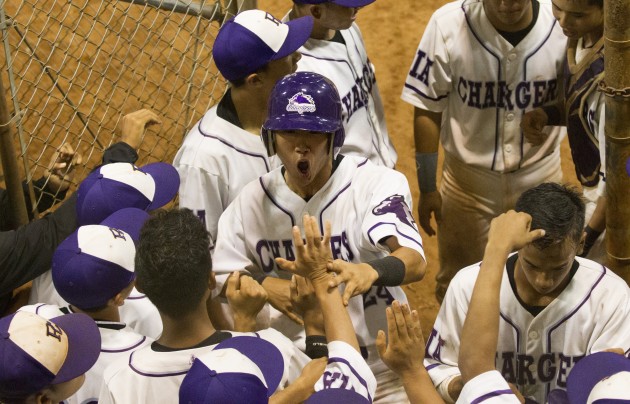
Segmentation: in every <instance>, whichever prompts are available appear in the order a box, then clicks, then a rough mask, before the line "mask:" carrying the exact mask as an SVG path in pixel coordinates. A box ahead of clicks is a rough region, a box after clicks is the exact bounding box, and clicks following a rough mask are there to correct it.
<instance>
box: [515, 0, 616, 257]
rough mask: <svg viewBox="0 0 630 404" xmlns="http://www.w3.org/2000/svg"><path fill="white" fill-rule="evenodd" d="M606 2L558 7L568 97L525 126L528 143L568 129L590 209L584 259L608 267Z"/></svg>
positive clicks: (587, 0) (530, 116) (586, 0)
mask: <svg viewBox="0 0 630 404" xmlns="http://www.w3.org/2000/svg"><path fill="white" fill-rule="evenodd" d="M603 8H604V2H603V0H581V1H567V0H562V1H560V0H558V1H555V2H554V5H553V14H554V15H555V16H556V18H557V20H558V23H559V24H560V27H562V29H563V32H564V33H565V35H566V36H567V37H568V38H569V42H568V48H567V54H566V61H565V66H564V75H565V82H564V94H559V101H558V102H557V103H555V104H553V105H549V106H546V107H543V108H536V109H534V110H533V111H530V112H528V113H526V114H525V115H524V117H523V121H522V122H521V127H522V128H523V134H524V135H525V138H526V140H527V141H528V142H530V143H532V144H533V145H539V144H540V143H541V142H543V141H544V140H545V138H546V133H545V132H544V131H543V130H542V129H543V128H544V127H545V125H565V126H566V127H567V134H568V136H569V145H570V146H571V155H572V157H573V162H574V165H575V173H576V175H577V178H578V180H579V181H580V183H581V184H582V188H583V192H584V196H585V197H586V199H587V204H586V222H587V223H588V224H587V226H586V227H585V230H584V231H585V232H586V241H585V244H584V251H583V252H582V254H581V256H583V257H587V258H590V259H593V260H594V261H598V262H601V263H604V260H605V257H606V251H605V249H604V245H603V244H604V243H603V241H604V236H603V232H604V230H605V228H606V220H605V219H606V198H605V195H604V194H605V189H606V187H605V180H606V177H605V171H606V170H605V168H606V164H605V163H603V162H604V161H605V160H604V158H605V137H604V113H605V108H604V95H603V94H602V93H601V92H599V91H597V89H598V85H599V83H600V82H601V80H602V78H603V76H604V38H603V35H602V34H603V32H604V10H603Z"/></svg>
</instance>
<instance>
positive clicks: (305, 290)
mask: <svg viewBox="0 0 630 404" xmlns="http://www.w3.org/2000/svg"><path fill="white" fill-rule="evenodd" d="M291 302H292V303H293V307H294V308H295V311H296V312H298V313H299V314H300V315H301V316H302V319H303V321H304V328H305V329H306V335H325V334H326V332H325V329H324V315H323V313H322V310H321V308H320V306H319V301H318V300H317V296H316V295H315V290H314V289H313V285H312V284H311V282H310V281H309V280H308V279H306V278H304V277H302V276H299V275H293V277H292V278H291Z"/></svg>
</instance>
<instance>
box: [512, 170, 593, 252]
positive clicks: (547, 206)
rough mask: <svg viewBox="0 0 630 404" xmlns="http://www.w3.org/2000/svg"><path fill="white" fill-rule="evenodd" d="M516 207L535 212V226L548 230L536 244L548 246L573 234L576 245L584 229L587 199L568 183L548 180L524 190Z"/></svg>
mask: <svg viewBox="0 0 630 404" xmlns="http://www.w3.org/2000/svg"><path fill="white" fill-rule="evenodd" d="M516 211H517V212H525V213H528V214H529V215H531V217H532V224H531V229H532V230H536V229H543V230H545V236H544V237H543V238H540V239H538V240H536V241H534V243H533V244H534V246H536V247H537V248H539V249H541V250H542V249H545V248H547V247H549V246H550V245H552V244H557V243H560V242H562V241H564V240H565V239H567V238H570V240H571V241H573V242H574V243H575V244H576V245H577V244H579V243H580V240H581V239H582V232H583V229H584V212H585V206H584V200H583V198H582V196H581V194H580V193H579V192H578V191H577V190H576V189H575V188H573V187H571V186H568V185H562V184H557V183H553V182H546V183H543V184H540V185H538V186H536V187H534V188H531V189H528V190H527V191H525V192H523V194H521V196H520V197H519V198H518V200H517V201H516Z"/></svg>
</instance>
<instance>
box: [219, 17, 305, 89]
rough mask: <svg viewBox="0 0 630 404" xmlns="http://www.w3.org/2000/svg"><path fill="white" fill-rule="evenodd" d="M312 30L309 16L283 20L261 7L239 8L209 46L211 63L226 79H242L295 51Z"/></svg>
mask: <svg viewBox="0 0 630 404" xmlns="http://www.w3.org/2000/svg"><path fill="white" fill-rule="evenodd" d="M312 29H313V17H310V16H308V17H301V18H297V19H294V20H291V21H288V22H286V23H283V22H282V21H280V20H278V19H277V18H275V17H274V16H273V15H271V14H269V13H267V12H265V11H262V10H247V11H243V12H242V13H240V14H238V15H237V16H236V17H234V18H232V19H231V20H230V21H228V22H226V23H225V24H224V25H223V26H222V27H221V29H220V30H219V33H218V34H217V38H216V39H215V41H214V46H213V48H212V55H213V57H214V62H215V64H216V65H217V68H218V69H219V71H220V72H221V74H222V75H223V77H225V78H226V79H228V80H229V81H236V80H239V79H242V78H245V77H247V75H249V74H252V73H254V72H256V71H258V70H259V69H260V68H262V67H263V66H265V65H267V64H268V63H269V62H271V61H273V60H277V59H282V58H283V57H286V56H289V55H290V54H292V53H293V52H295V51H297V50H298V49H299V48H300V47H301V46H302V45H304V43H305V42H306V41H307V40H308V38H309V37H310V36H311V31H312Z"/></svg>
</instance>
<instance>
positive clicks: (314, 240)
mask: <svg viewBox="0 0 630 404" xmlns="http://www.w3.org/2000/svg"><path fill="white" fill-rule="evenodd" d="M303 222H304V235H305V237H306V243H305V242H304V240H302V236H301V234H300V229H299V228H298V227H297V226H293V245H294V246H295V261H288V260H286V259H284V258H281V257H279V258H276V264H277V265H278V267H279V268H280V269H283V270H285V271H290V272H293V273H295V274H297V275H300V276H303V277H305V278H308V279H310V280H311V282H312V283H313V285H314V286H315V285H320V284H322V283H323V282H326V283H327V280H328V279H329V274H328V273H327V265H328V263H329V262H331V261H332V251H331V249H330V232H331V225H330V222H328V221H327V222H326V223H325V224H324V237H323V238H322V235H321V233H320V231H319V226H318V225H317V219H316V218H315V217H314V216H310V215H308V214H306V215H304V219H303Z"/></svg>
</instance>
